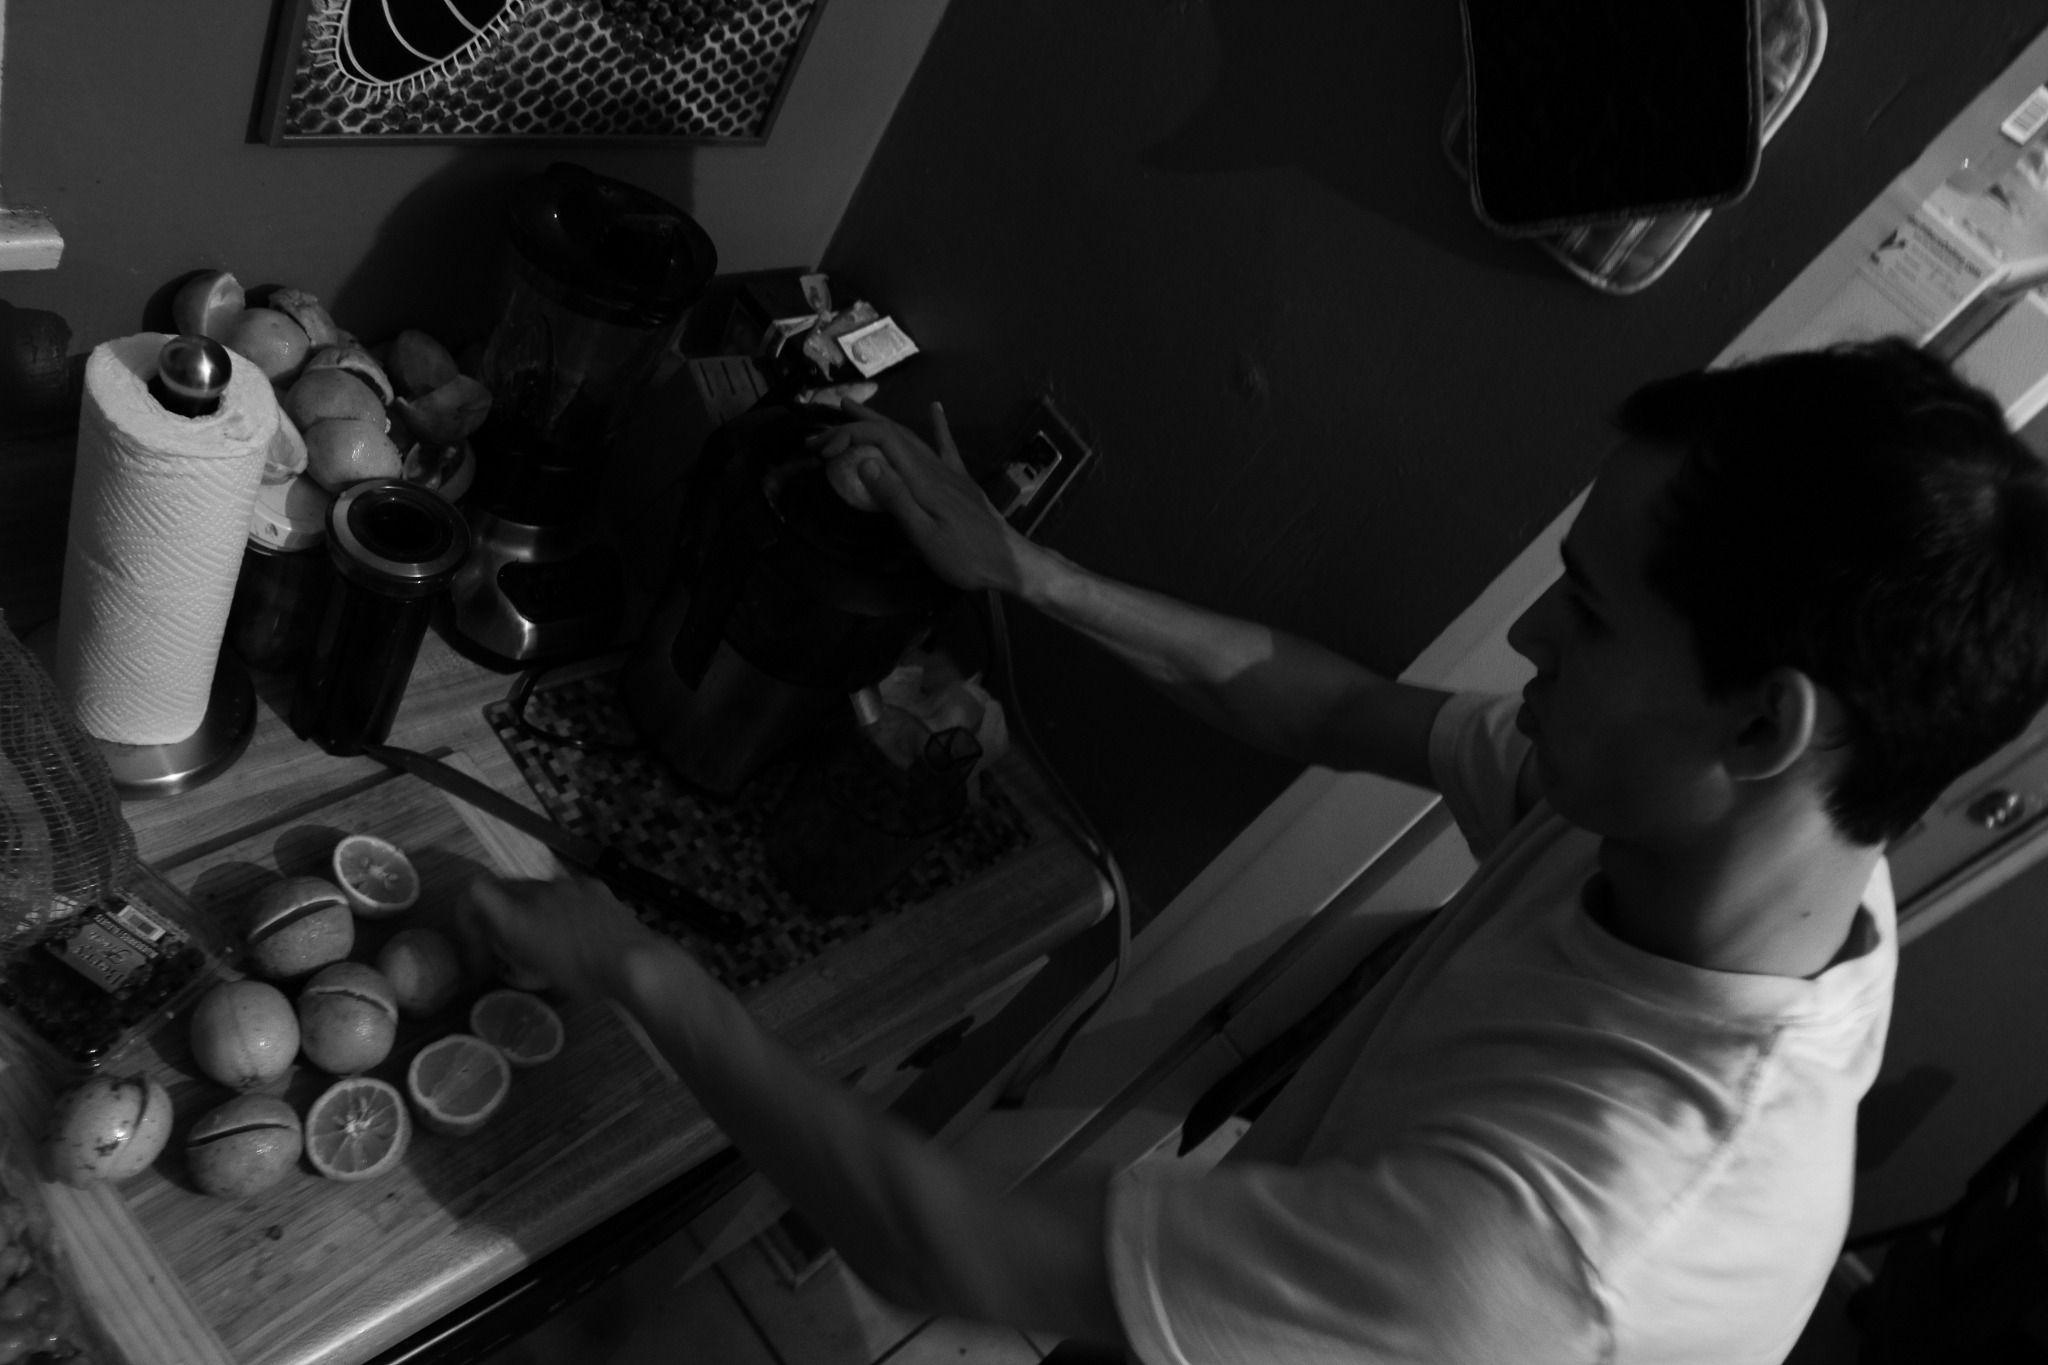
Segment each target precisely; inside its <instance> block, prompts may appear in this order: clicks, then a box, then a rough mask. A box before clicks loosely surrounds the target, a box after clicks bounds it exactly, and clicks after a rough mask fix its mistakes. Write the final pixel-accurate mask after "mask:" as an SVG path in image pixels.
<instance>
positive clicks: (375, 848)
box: [333, 834, 420, 919]
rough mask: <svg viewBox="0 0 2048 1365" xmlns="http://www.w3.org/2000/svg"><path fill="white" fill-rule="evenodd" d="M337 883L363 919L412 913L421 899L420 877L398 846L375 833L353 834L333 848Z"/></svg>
mask: <svg viewBox="0 0 2048 1365" xmlns="http://www.w3.org/2000/svg"><path fill="white" fill-rule="evenodd" d="M333 863H334V880H335V882H336V883H337V884H338V885H340V887H341V893H342V894H343V895H344V896H347V897H348V903H349V908H350V909H352V910H354V911H355V912H356V913H357V914H358V915H361V916H362V917H363V918H364V919H383V918H385V917H386V916H389V915H396V914H400V913H402V912H404V911H406V910H410V909H411V908H412V907H413V906H414V905H415V904H416V903H417V902H418V901H419V898H420V874H419V873H417V872H415V871H414V870H413V866H412V861H411V859H409V858H407V857H406V856H405V853H404V851H403V850H401V849H400V848H399V847H398V845H396V844H394V843H392V842H391V841H390V840H388V839H379V838H378V837H377V836H376V835H374V834H351V835H349V836H348V837H346V838H344V839H343V840H342V841H341V842H340V843H338V844H336V845H335V846H334V860H333Z"/></svg>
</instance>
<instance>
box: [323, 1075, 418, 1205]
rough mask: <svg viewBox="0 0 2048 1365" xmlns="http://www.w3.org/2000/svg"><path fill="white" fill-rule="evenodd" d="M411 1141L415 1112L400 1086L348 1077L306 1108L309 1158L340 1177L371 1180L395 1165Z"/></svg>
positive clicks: (340, 1178)
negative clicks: (408, 1107) (409, 1109)
mask: <svg viewBox="0 0 2048 1365" xmlns="http://www.w3.org/2000/svg"><path fill="white" fill-rule="evenodd" d="M411 1142H412V1115H410V1114H408V1113H406V1111H405V1101H404V1099H402V1098H401V1097H400V1096H399V1093H398V1088H397V1087H396V1086H394V1085H392V1084H391V1083H390V1082H389V1081H380V1080H378V1079H377V1078H376V1077H374V1076H349V1077H346V1078H345V1079H342V1080H339V1081H336V1082H335V1083H334V1084H333V1085H330V1086H328V1087H327V1089H326V1090H324V1091H322V1092H321V1095H320V1098H319V1099H317V1100H314V1101H313V1107H312V1108H311V1109H308V1110H307V1111H306V1159H307V1160H308V1161H310V1162H312V1163H313V1169H314V1170H316V1171H318V1172H320V1174H322V1175H324V1176H329V1177H331V1178H333V1179H335V1180H368V1179H370V1178H371V1177H372V1176H379V1175H382V1174H384V1172H386V1171H388V1170H390V1169H391V1168H392V1167H393V1166H396V1165H397V1164H398V1162H399V1159H400V1158H402V1157H403V1156H404V1155H405V1149H406V1147H407V1146H409V1145H410V1144H411Z"/></svg>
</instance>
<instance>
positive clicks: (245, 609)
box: [227, 475, 332, 673]
mask: <svg viewBox="0 0 2048 1365" xmlns="http://www.w3.org/2000/svg"><path fill="white" fill-rule="evenodd" d="M331 500H332V499H331V498H330V497H329V496H328V494H327V493H325V492H324V491H322V490H321V489H320V488H319V487H318V486H317V485H316V484H314V483H313V482H312V481H311V480H310V479H307V478H306V477H305V476H304V475H299V476H297V477H295V478H293V479H291V480H289V481H288V482H285V483H275V484H265V485H264V486H263V487H261V488H259V489H257V490H256V505H255V507H254V508H253V509H252V510H251V511H250V513H249V543H248V544H247V546H245V547H244V549H243V551H242V570H241V573H240V574H239V575H237V576H236V578H235V596H234V603H233V605H232V606H230V607H229V608H228V625H227V635H228V645H229V646H230V647H231V648H232V649H233V650H234V651H235V653H236V654H237V655H238V656H240V658H241V660H242V662H243V663H245V664H247V665H249V667H251V668H254V669H257V670H259V671H262V672H266V673H282V672H288V671H289V670H291V669H292V668H293V667H295V666H297V664H298V663H299V661H300V660H301V659H303V658H304V657H305V654H306V649H307V647H308V646H309V645H310V644H311V643H312V641H313V630H314V628H315V627H316V626H318V625H319V624H320V605H321V597H322V594H323V593H324V591H325V589H326V586H327V579H328V577H329V572H328V568H327V504H328V503H329V502H330V501H331Z"/></svg>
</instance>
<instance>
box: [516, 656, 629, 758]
mask: <svg viewBox="0 0 2048 1365" xmlns="http://www.w3.org/2000/svg"><path fill="white" fill-rule="evenodd" d="M588 662H589V660H587V659H576V660H569V661H562V662H556V663H552V664H544V665H542V666H540V667H538V668H529V669H527V670H526V671H525V672H524V673H521V674H520V675H519V681H518V682H517V683H515V684H514V685H513V687H512V695H511V696H510V697H509V698H507V700H506V705H507V706H509V707H510V708H511V713H512V714H511V720H512V724H513V726H514V727H515V728H516V729H517V730H518V731H519V733H520V734H522V735H525V736H527V737H528V738H529V739H537V740H540V741H541V742H542V743H545V744H556V745H561V746H563V747H566V748H570V749H580V750H582V751H583V752H584V753H587V754H623V753H628V752H633V751H637V750H638V749H640V748H641V744H640V741H639V740H638V739H637V738H634V739H601V738H597V737H594V736H590V735H567V734H562V733H560V732H559V731H555V730H550V729H548V728H547V727H546V726H544V725H541V724H539V723H538V722H536V721H533V720H530V719H528V718H527V715H526V706H527V703H528V702H529V701H531V700H532V699H533V694H534V693H535V692H536V691H538V690H539V688H540V681H541V679H542V678H545V677H547V676H548V675H549V674H550V673H554V672H557V671H558V670H560V669H564V668H570V667H574V666H576V665H578V664H587V663H588Z"/></svg>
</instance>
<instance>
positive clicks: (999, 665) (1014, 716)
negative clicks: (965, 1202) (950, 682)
mask: <svg viewBox="0 0 2048 1365" xmlns="http://www.w3.org/2000/svg"><path fill="white" fill-rule="evenodd" d="M983 605H984V607H985V608H986V610H987V614H988V624H989V649H990V652H991V654H992V655H993V662H994V664H995V667H996V671H997V673H998V674H999V676H1000V677H1001V679H1002V691H1003V700H1004V703H1005V705H1006V706H1007V707H1008V711H1007V712H1006V716H1005V719H1006V721H1007V723H1008V726H1009V730H1010V733H1011V734H1012V735H1013V736H1015V738H1016V740H1017V742H1018V744H1019V746H1020V747H1021V748H1022V749H1023V750H1024V753H1025V755H1026V757H1028V758H1029V759H1030V760H1031V763H1032V766H1033V767H1034V768H1036V769H1037V771H1038V772H1039V774H1040V775H1041V776H1042V777H1043V778H1044V779H1045V783H1046V786H1047V787H1049V788H1050V789H1051V791H1052V794H1053V797H1054V799H1055V800H1056V801H1058V803H1059V805H1060V806H1061V808H1062V809H1063V810H1064V812H1065V814H1066V817H1067V820H1068V822H1069V823H1070V824H1071V825H1072V827H1073V830H1074V833H1075V834H1076V836H1077V837H1078V838H1079V840H1080V843H1081V847H1082V851H1083V852H1084V853H1085V854H1086V855H1087V857H1088V860H1089V861H1090V862H1092V863H1093V864H1095V868H1096V870H1097V871H1098V872H1100V873H1101V874H1102V877H1103V880H1105V881H1107V882H1108V883H1109V889H1110V911H1111V913H1113V914H1114V915H1115V916H1116V960H1115V962H1114V963H1112V964H1111V966H1110V971H1109V980H1108V982H1107V983H1105V984H1104V986H1103V988H1102V993H1101V994H1100V995H1098V996H1097V997H1096V998H1095V999H1094V1000H1092V1001H1090V1002H1089V1003H1088V1005H1087V1007H1086V1008H1085V1009H1083V1010H1082V1011H1081V1012H1080V1014H1078V1015H1076V1016H1075V1018H1074V1020H1073V1022H1072V1023H1070V1024H1068V1025H1067V1027H1066V1029H1065V1030H1064V1031H1063V1032H1062V1033H1061V1034H1060V1036H1059V1038H1058V1040H1057V1041H1056V1042H1054V1043H1053V1045H1052V1047H1051V1048H1050V1049H1049V1050H1048V1051H1046V1052H1045V1053H1043V1054H1042V1055H1040V1056H1039V1057H1037V1058H1034V1059H1032V1060H1031V1061H1029V1062H1027V1063H1025V1064H1024V1065H1023V1066H1022V1067H1020V1068H1019V1069H1018V1071H1017V1072H1016V1073H1015V1074H1014V1075H1013V1076H1012V1077H1011V1079H1010V1081H1009V1082H1008V1083H1007V1084H1006V1085H1005V1086H1004V1087H1003V1093H1002V1095H1001V1097H1000V1099H999V1101H998V1103H999V1104H1002V1105H1004V1106H1006V1107H1015V1106H1016V1105H1018V1104H1021V1103H1022V1102H1023V1098H1024V1095H1025V1092H1026V1091H1028V1090H1029V1089H1030V1088H1031V1087H1032V1086H1033V1085H1035V1084H1036V1083H1037V1082H1038V1080H1039V1079H1040V1078H1041V1077H1043V1076H1044V1075H1045V1073H1046V1072H1048V1071H1050V1070H1051V1069H1052V1068H1053V1067H1055V1066H1057V1065H1058V1064H1059V1062H1060V1059H1061V1058H1063V1057H1064V1056H1066V1053H1067V1049H1068V1048H1069V1047H1070V1046H1071V1045H1072V1044H1073V1041H1074V1039H1075V1038H1076V1037H1077V1036H1079V1034H1080V1032H1081V1030H1082V1029H1084V1028H1086V1027H1087V1026H1088V1022H1089V1021H1090V1020H1091V1019H1093V1018H1094V1017H1095V1015H1096V1013H1097V1011H1099V1010H1100V1009H1101V1008H1102V1006H1103V1005H1104V1004H1105V1003H1106V1002H1107V1001H1108V1000H1109V998H1110V996H1111V995H1113V994H1115V992H1116V988H1117V985H1118V983H1120V982H1121V981H1122V980H1123V977H1124V973H1125V972H1126V971H1127V970H1128V969H1129V966H1130V957H1131V896H1130V890H1129V888H1128V887H1127V886H1126V885H1125V884H1124V873H1123V868H1122V867H1121V866H1120V865H1119V864H1118V863H1117V860H1116V855H1115V854H1114V853H1113V852H1111V851H1110V847H1109V844H1108V842H1107V841H1106V840H1105V839H1103V837H1102V835H1101V832H1100V831H1098V830H1097V829H1096V827H1095V822H1094V821H1093V820H1091V819H1089V817H1088V812H1087V811H1086V810H1085V809H1083V808H1082V806H1081V803H1080V802H1079V801H1078V800H1076V799H1075V797H1074V794H1073V792H1072V791H1071V790H1070V789H1069V788H1068V786H1067V784H1066V783H1065V782H1064V781H1063V780H1061V778H1060V775H1059V771H1058V769H1056V768H1054V767H1053V765H1052V762H1051V760H1050V759H1048V758H1047V757H1046V754H1045V750H1044V749H1043V748H1041V747H1040V745H1039V743H1038V737H1037V736H1036V735H1035V734H1034V733H1033V732H1032V729H1031V723H1030V720H1029V719H1028V718H1027V717H1026V716H1025V714H1024V705H1023V700H1022V697H1021V695H1020V693H1019V690H1018V687H1017V669H1016V658H1015V655H1014V653H1013V651H1012V650H1011V648H1010V630H1009V622H1008V620H1007V618H1006V617H1005V616H1004V614H1003V599H1002V594H1000V593H998V592H994V591H990V592H987V593H986V594H984V596H983Z"/></svg>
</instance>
